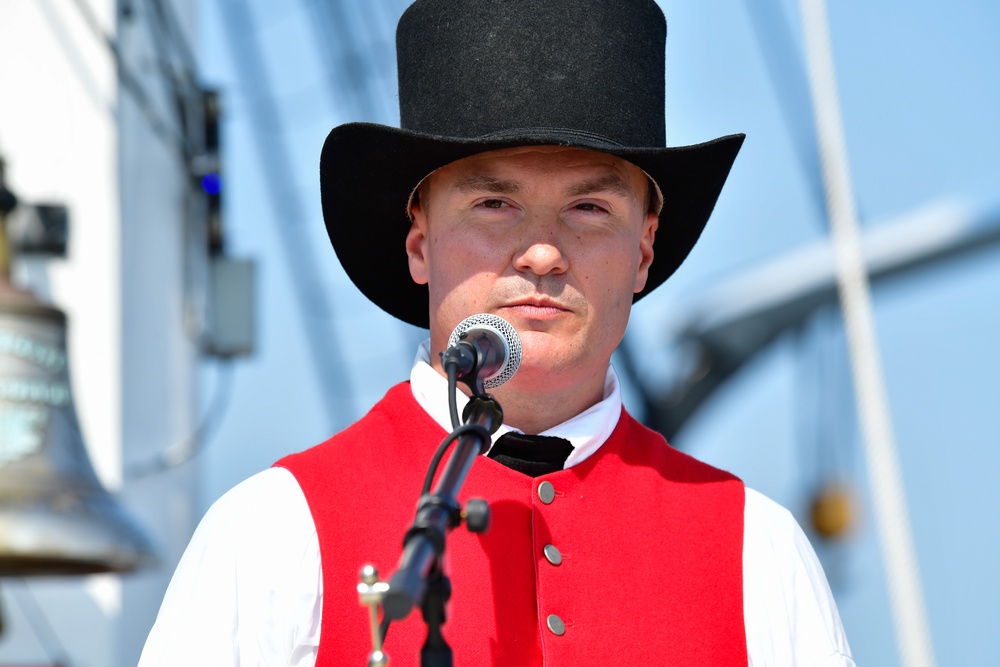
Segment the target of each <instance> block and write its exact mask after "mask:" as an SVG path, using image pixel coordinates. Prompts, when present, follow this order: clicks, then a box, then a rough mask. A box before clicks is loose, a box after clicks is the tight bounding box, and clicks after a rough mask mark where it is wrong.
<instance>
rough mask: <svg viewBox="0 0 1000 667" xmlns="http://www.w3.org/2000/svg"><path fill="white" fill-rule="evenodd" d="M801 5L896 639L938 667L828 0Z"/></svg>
mask: <svg viewBox="0 0 1000 667" xmlns="http://www.w3.org/2000/svg"><path fill="white" fill-rule="evenodd" d="M799 5H800V8H801V11H802V23H803V31H804V36H805V48H806V64H807V66H808V71H809V85H810V88H811V90H812V98H813V112H814V114H815V119H816V134H817V137H818V141H819V150H820V162H821V166H822V170H823V186H824V189H825V191H826V204H827V211H828V215H829V218H830V235H831V239H832V242H833V249H834V257H835V260H836V267H837V284H838V291H839V294H840V303H841V308H842V310H843V314H844V327H845V329H846V332H847V343H848V351H849V354H850V359H851V371H852V375H853V378H854V393H855V400H856V401H857V407H858V418H859V420H860V424H861V432H862V436H863V439H864V448H865V458H866V461H867V465H868V473H869V477H870V480H871V496H872V510H873V513H874V518H875V526H876V530H877V532H878V538H879V543H880V545H881V549H882V565H883V568H884V569H885V578H886V582H887V584H888V589H889V602H890V605H891V608H892V616H893V625H894V627H895V631H896V643H897V645H898V647H899V655H900V658H901V661H902V663H903V664H904V665H908V666H912V667H932V666H933V665H934V651H933V647H932V644H931V634H930V628H929V626H928V623H927V614H926V610H925V607H924V599H923V592H922V590H921V587H920V573H919V570H918V567H917V559H916V553H915V550H914V547H913V536H912V532H911V529H910V520H909V516H908V513H907V508H906V494H905V493H904V489H903V479H902V474H901V472H900V467H899V457H898V454H897V452H896V444H895V440H894V437H893V432H892V420H891V418H890V416H889V408H888V399H887V396H886V389H885V382H884V379H883V377H882V366H881V361H880V357H879V349H878V342H877V340H876V337H875V325H874V322H873V319H872V305H871V295H870V292H869V286H868V275H867V273H866V271H865V264H864V257H863V255H862V249H861V241H860V235H859V233H858V220H857V210H856V207H855V203H854V193H853V191H852V188H851V179H850V172H849V169H848V162H847V150H846V146H845V141H844V130H843V125H842V122H841V117H840V104H839V101H838V98H837V84H836V77H835V74H834V68H833V55H832V51H831V47H830V32H829V25H828V22H827V15H826V5H825V3H824V0H800V2H799Z"/></svg>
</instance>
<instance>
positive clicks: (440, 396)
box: [410, 339, 622, 468]
mask: <svg viewBox="0 0 1000 667" xmlns="http://www.w3.org/2000/svg"><path fill="white" fill-rule="evenodd" d="M430 347H431V343H430V340H429V339H428V340H425V341H424V342H423V343H421V344H420V346H419V347H418V348H417V355H416V358H415V359H414V360H413V368H412V369H411V371H410V389H411V391H412V392H413V397H414V398H415V399H416V401H417V403H418V404H419V405H420V407H422V408H423V409H424V411H425V412H427V414H428V415H430V416H431V419H433V420H434V421H435V422H437V423H438V424H439V425H440V426H441V428H443V429H444V430H445V431H447V432H449V433H450V432H451V430H452V428H451V416H450V414H449V411H448V380H447V378H445V377H444V376H443V375H441V374H440V373H438V372H437V371H436V370H434V369H433V368H432V367H431V365H430ZM456 400H457V402H458V414H462V410H464V409H465V405H466V404H467V403H468V402H469V399H468V397H467V396H466V395H465V394H463V393H462V392H461V391H458V392H457V394H456ZM621 411H622V395H621V387H620V386H619V383H618V375H617V374H616V373H615V369H614V368H612V367H611V365H610V364H608V373H607V376H606V377H605V379H604V398H603V399H602V400H601V401H600V402H598V403H596V404H594V405H592V406H590V407H589V408H587V409H586V410H584V411H583V412H581V413H580V414H578V415H576V416H575V417H572V418H570V419H568V420H566V421H564V422H563V423H561V424H557V425H556V426H553V427H552V428H550V429H548V430H547V431H544V432H542V433H539V435H550V436H555V437H559V438H566V439H567V440H569V442H570V444H571V445H573V453H571V454H570V455H569V457H568V458H567V459H566V468H571V467H573V466H574V465H576V464H577V463H580V462H582V461H584V460H586V459H587V458H588V457H589V456H590V455H592V454H593V453H594V452H596V451H597V450H598V448H600V446H601V445H603V444H604V442H605V441H606V440H607V439H608V437H609V436H610V435H611V433H612V431H614V430H615V427H616V426H617V425H618V418H619V417H621ZM510 431H517V432H518V433H520V431H519V430H518V429H516V428H512V427H510V426H508V425H507V424H501V425H500V428H499V429H498V430H497V432H496V433H494V434H493V440H494V441H496V439H497V438H499V437H500V436H501V435H503V434H504V433H508V432H510Z"/></svg>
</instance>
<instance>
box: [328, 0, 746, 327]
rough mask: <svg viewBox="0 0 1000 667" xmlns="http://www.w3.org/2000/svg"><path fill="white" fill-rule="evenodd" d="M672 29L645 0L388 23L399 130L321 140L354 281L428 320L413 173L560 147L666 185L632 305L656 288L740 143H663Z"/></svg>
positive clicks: (469, 7)
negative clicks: (392, 32) (417, 251)
mask: <svg viewBox="0 0 1000 667" xmlns="http://www.w3.org/2000/svg"><path fill="white" fill-rule="evenodd" d="M666 29H667V26H666V20H665V19H664V18H663V13H662V12H661V11H660V8H659V7H658V6H657V5H656V3H655V2H653V1H652V0H417V2H415V3H414V4H413V5H411V6H410V7H409V9H407V10H406V12H405V13H404V14H403V17H402V18H401V19H400V21H399V26H398V28H397V30H396V49H397V57H398V63H399V108H400V119H401V123H400V124H401V126H402V127H401V128H400V129H397V128H394V127H387V126H384V125H375V124H371V123H348V124H346V125H340V126H338V127H335V128H334V129H333V130H332V131H331V132H330V135H329V136H328V137H327V140H326V143H325V145H324V146H323V154H322V157H321V160H320V180H321V189H322V196H323V217H324V218H325V220H326V228H327V231H328V233H329V235H330V241H331V242H332V243H333V247H334V249H335V250H336V252H337V256H338V257H339V258H340V261H341V264H343V267H344V270H345V271H347V274H348V275H349V276H350V277H351V280H353V281H354V284H355V285H357V286H358V288H359V289H360V290H361V291H362V292H363V293H364V294H365V296H367V297H368V298H369V299H371V300H372V301H373V302H374V303H375V304H377V305H378V306H380V307H381V308H382V309H384V310H385V311H387V312H389V313H391V314H392V315H395V316H396V317H398V318H400V319H401V320H404V321H406V322H409V323H411V324H415V325H417V326H420V327H427V326H428V294H427V286H426V285H417V284H415V283H414V282H413V281H412V280H411V278H410V273H409V266H408V263H407V257H406V250H405V248H404V240H405V238H406V234H407V231H408V230H409V227H410V223H409V219H408V217H407V211H406V207H407V204H408V201H409V197H410V194H411V193H412V191H413V189H414V188H415V187H416V185H417V183H419V182H420V180H421V179H423V178H424V177H425V176H427V175H428V174H429V173H431V172H432V171H434V170H435V169H438V168H439V167H442V166H444V165H446V164H448V163H450V162H454V161H455V160H459V159H461V158H465V157H469V156H470V155H474V154H476V153H481V152H484V151H491V150H496V149H500V148H509V147H513V146H526V145H561V146H575V147H579V148H585V149H590V150H596V151H602V152H604V153H610V154H612V155H617V156H619V157H621V158H623V159H625V160H628V161H629V162H631V163H633V164H635V165H636V166H638V167H639V168H640V169H642V170H643V171H645V172H646V173H647V174H648V175H649V176H650V177H651V178H652V179H653V180H654V181H655V182H656V184H657V185H658V186H659V187H660V190H661V191H662V193H663V198H664V206H663V210H662V212H661V214H660V229H659V231H658V233H657V235H656V244H655V252H656V256H655V259H654V261H653V264H652V266H651V267H650V272H649V278H648V280H647V282H646V288H645V289H644V290H643V291H642V292H640V293H638V294H636V295H635V297H634V300H638V299H640V298H642V297H643V296H645V295H646V294H647V293H649V292H650V291H652V290H653V289H655V288H656V287H657V286H658V285H659V284H660V283H662V282H663V281H664V280H666V279H667V278H668V277H669V276H670V275H671V274H672V273H673V272H674V271H675V270H676V269H677V267H678V266H680V264H681V262H683V261H684V258H685V257H687V255H688V253H689V252H690V251H691V248H692V247H693V246H694V244H695V242H696V241H697V240H698V237H699V235H700V234H701V231H702V229H703V228H704V227H705V223H706V222H707V221H708V217H709V215H710V214H711V212H712V208H713V207H714V206H715V201H716V199H717V198H718V196H719V192H720V191H721V189H722V185H723V183H724V182H725V180H726V177H727V175H728V174H729V170H730V168H731V167H732V164H733V160H735V159H736V154H737V152H738V151H739V149H740V146H741V144H742V143H743V135H733V136H728V137H723V138H720V139H716V140H714V141H710V142H707V143H703V144H697V145H694V146H682V147H674V148H666V147H665V146H666V138H665V132H664V62H663V61H664V46H665V42H666Z"/></svg>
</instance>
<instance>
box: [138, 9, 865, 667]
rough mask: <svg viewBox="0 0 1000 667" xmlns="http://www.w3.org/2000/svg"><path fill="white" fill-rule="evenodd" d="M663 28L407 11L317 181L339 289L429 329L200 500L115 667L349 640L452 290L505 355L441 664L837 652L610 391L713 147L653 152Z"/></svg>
mask: <svg viewBox="0 0 1000 667" xmlns="http://www.w3.org/2000/svg"><path fill="white" fill-rule="evenodd" d="M665 31H666V25H665V21H664V18H663V15H662V13H661V12H660V10H659V8H658V7H657V6H656V5H655V4H654V3H653V2H652V1H651V0H630V1H629V2H622V1H621V0H572V1H571V0H548V1H547V2H538V0H503V1H500V0H478V1H476V2H471V1H467V2H456V1H455V0H450V1H449V0H418V2H416V3H415V4H414V5H413V6H411V7H410V9H409V10H407V12H406V13H405V14H404V16H403V18H402V19H401V20H400V24H399V28H398V31H397V47H398V57H399V77H400V109H401V120H402V122H401V125H402V128H403V129H395V128H387V127H383V126H377V125H369V124H348V125H344V126H340V127H337V128H335V129H334V130H333V131H332V132H331V134H330V137H329V138H328V140H327V143H326V145H325V147H324V150H323V155H322V161H321V176H322V194H323V209H324V217H325V219H326V224H327V228H328V231H329V233H330V238H331V241H332V243H333V246H334V248H335V249H336V251H337V254H338V256H339V258H340V260H341V263H342V264H343V265H344V268H345V269H346V271H347V272H348V274H349V275H350V276H351V278H352V279H353V280H354V282H355V284H356V285H357V286H358V287H359V288H360V289H361V290H362V291H363V292H364V293H365V294H366V295H367V296H368V297H369V298H370V299H371V300H372V301H373V302H374V303H376V304H377V305H379V306H380V307H382V308H383V309H385V310H386V311H388V312H390V313H391V314H393V315H395V316H397V317H399V318H400V319H403V320H405V321H407V322H410V323H413V324H416V325H418V326H426V327H428V328H429V330H430V339H429V342H428V343H426V344H425V345H424V346H423V347H422V348H421V350H420V352H419V353H418V357H417V362H416V363H415V364H414V368H413V371H412V374H411V381H410V383H406V384H401V385H398V386H396V387H394V388H392V389H391V390H390V391H389V393H388V394H387V395H386V397H385V398H384V399H383V400H382V401H381V402H380V403H379V404H377V405H376V406H375V407H374V408H373V409H372V411H371V412H370V413H369V414H368V415H367V416H366V417H365V418H363V419H362V420H361V421H359V422H358V423H356V424H354V425H353V426H351V427H350V428H348V429H347V430H346V431H344V432H342V433H340V434H338V435H337V436H335V437H334V438H332V439H331V440H330V441H328V442H327V443H324V444H323V445H320V446H318V447H315V448H312V449H310V450H307V451H305V452H303V453H300V454H297V455H293V456H291V457H288V458H286V459H284V460H282V461H280V462H279V464H278V467H275V468H273V469H271V470H269V471H267V472H264V473H261V474H259V475H257V476H255V477H254V478H251V479H250V480H248V481H247V482H244V483H243V484H241V485H240V486H238V487H237V488H235V489H233V490H232V491H231V492H229V493H228V494H227V495H226V496H224V497H223V498H222V499H221V500H220V501H219V502H218V503H216V505H215V506H213V508H212V509H211V510H210V512H209V513H208V515H206V517H205V519H204V521H203V522H202V524H201V525H200V526H199V528H198V531H197V533H196V534H195V536H194V538H193V539H192V543H191V545H190V547H189V548H188V551H187V552H186V553H185V556H184V558H183V559H182V561H181V563H180V565H179V566H178V569H177V572H176V574H175V577H174V580H173V582H172V583H171V586H170V589H169V590H168V592H167V595H166V597H165V599H164V603H163V608H162V609H161V613H160V616H159V618H158V619H157V624H156V626H155V627H154V628H153V630H152V632H151V634H150V637H149V640H148V642H147V645H146V649H145V651H144V654H143V659H142V662H141V664H142V665H167V664H171V665H176V664H186V665H190V664H195V665H200V664H204V665H249V664H254V665H256V664H267V665H278V664H280V665H296V666H304V665H313V664H316V665H340V664H352V663H354V664H361V662H362V661H363V660H364V659H365V656H366V655H367V653H368V651H369V650H370V648H371V646H370V636H369V634H368V625H367V617H366V614H365V612H364V610H363V609H361V608H360V607H359V606H358V601H357V594H356V591H355V584H356V583H357V573H358V570H359V568H360V567H361V566H362V565H364V564H366V563H374V564H375V565H377V566H378V567H379V568H380V569H381V571H382V572H383V574H384V575H388V574H389V573H390V572H391V571H392V570H393V568H395V566H396V563H397V560H398V557H399V554H400V543H401V539H402V535H403V533H404V532H405V530H406V528H407V527H408V526H409V524H410V522H411V521H412V519H413V507H414V504H415V501H416V499H417V497H418V495H419V492H420V487H421V483H422V480H423V476H424V473H425V471H426V469H427V465H428V462H429V460H430V458H431V455H432V454H433V452H434V449H435V447H436V445H437V444H438V443H439V442H440V441H441V439H442V438H443V437H444V436H445V434H446V432H447V431H449V430H450V420H449V417H448V405H447V403H448V397H447V383H446V381H445V379H444V377H443V375H442V372H441V364H440V359H439V353H440V352H442V351H443V350H444V349H445V348H446V346H447V339H448V337H449V335H450V333H451V332H452V330H453V329H454V328H455V326H456V325H457V324H458V323H459V322H460V321H461V320H463V319H465V318H466V317H468V316H470V315H474V314H477V313H491V314H495V315H499V316H501V317H503V318H505V319H506V320H507V321H509V322H510V323H511V324H512V325H513V326H514V327H515V328H516V329H517V331H518V333H519V335H520V337H521V342H522V345H523V350H524V353H523V361H522V364H521V368H520V370H519V371H518V372H517V374H516V375H515V376H514V377H513V379H511V380H510V381H509V382H508V383H507V384H505V385H504V386H502V387H500V388H498V389H496V390H495V392H494V394H495V396H496V398H497V399H498V401H499V402H500V404H501V405H502V407H503V410H504V414H505V424H504V426H503V427H502V428H501V431H500V432H498V433H497V434H496V435H495V436H494V445H493V448H492V449H491V451H490V452H489V456H488V457H480V458H478V459H477V460H476V461H475V463H474V464H473V466H472V469H471V471H470V473H469V477H468V479H467V481H466V483H465V486H464V487H463V493H462V498H463V499H464V498H467V497H470V496H481V497H484V498H486V499H487V500H488V501H489V502H490V505H491V510H492V526H491V528H490V530H489V532H487V533H485V534H482V535H473V534H471V533H469V532H468V531H465V530H464V529H460V530H456V531H454V532H453V533H452V534H451V535H450V536H449V538H448V546H447V552H446V555H445V556H446V557H445V563H444V567H445V569H446V570H447V572H448V575H449V577H450V579H451V582H452V588H453V594H452V598H451V601H450V603H449V617H448V622H447V623H446V625H445V633H446V636H447V638H448V640H449V642H450V643H451V645H452V646H453V647H454V650H455V655H456V658H455V659H456V663H457V664H460V665H479V664H482V665H541V664H543V663H544V664H551V665H585V664H602V665H605V664H607V665H610V664H633V663H636V662H642V663H647V664H680V665H748V664H749V665H757V666H760V665H853V662H852V660H851V658H850V650H849V648H848V646H847V641H846V639H845V637H844V635H843V630H842V628H841V625H840V620H839V618H838V616H837V611H836V608H835V606H834V604H833V601H832V599H831V596H830V592H829V588H828V586H827V584H826V580H825V578H824V576H823V573H822V570H821V568H820V566H819V564H818V562H817V560H816V557H815V555H814V553H813V552H812V549H811V548H810V547H809V544H808V541H807V540H806V538H805V537H804V536H803V534H802V532H801V530H800V529H799V528H798V526H797V525H796V524H795V522H794V520H793V519H792V518H791V517H790V515H789V514H788V513H787V512H786V511H785V510H783V509H781V508H780V507H778V506H777V505H775V504H774V503H772V502H770V501H768V500H767V499H766V498H763V497H762V496H761V495H760V494H757V493H755V492H753V491H752V490H749V489H744V487H743V485H742V483H741V482H740V481H739V480H738V479H736V478H735V477H733V476H732V475H730V474H728V473H725V472H722V471H719V470H715V469H714V468H711V467H709V466H707V465H705V464H702V463H700V462H697V461H695V460H694V459H691V458H690V457H687V456H685V455H683V454H680V453H679V452H676V451H675V450H673V449H671V448H669V447H668V446H667V445H666V443H665V442H664V441H663V439H662V437H660V436H658V435H657V434H654V433H652V432H651V431H648V430H647V429H645V428H644V427H642V426H641V425H639V424H638V423H637V422H636V421H635V420H634V419H633V418H632V417H631V416H629V415H628V413H627V412H624V411H623V410H622V407H621V396H620V391H619V386H618V381H617V378H616V376H615V374H614V371H613V369H611V367H610V358H611V354H612V352H613V350H614V349H615V347H616V346H617V345H618V343H619V342H620V341H621V339H622V336H623V335H624V332H625V327H626V324H627V321H628V317H629V313H630V310H631V305H632V302H633V300H637V299H639V298H641V297H642V296H644V295H646V294H648V293H649V292H650V291H651V290H652V289H654V288H655V287H656V286H658V285H659V284H661V283H662V282H663V281H664V280H666V278H667V277H668V276H669V275H670V274H671V273H673V271H674V270H675V269H676V268H677V266H678V265H679V264H680V263H681V262H682V261H683V259H684V258H685V257H686V256H687V254H688V252H689V251H690V249H691V247H692V246H693V245H694V243H695V241H696V240H697V238H698V235H699V234H700V232H701V230H702V228H703V227H704V225H705V223H706V221H707V219H708V216H709V214H710V212H711V209H712V207H713V206H714V203H715V200H716V198H717V196H718V194H719V191H720V189H721V187H722V184H723V182H724V181H725V179H726V176H727V174H728V172H729V169H730V166H731V165H732V162H733V160H734V159H735V156H736V153H737V151H738V150H739V146H740V144H741V143H742V136H736V137H725V138H722V139H719V140H716V141H714V142H709V143H707V144H701V145H698V146H688V147H683V148H666V147H664V146H665V139H664V133H663V111H664V109H663V97H664V96H663V53H664V50H663V47H664V38H665ZM404 251H405V252H404ZM461 398H462V400H464V399H465V397H464V396H462V397H461ZM512 429H516V431H513V433H514V435H509V433H511V432H512ZM517 432H523V433H525V434H528V435H536V434H540V435H542V436H547V437H546V438H542V439H534V438H530V437H526V436H520V435H516V433H517ZM503 434H508V435H505V436H504V437H500V436H502V435H503ZM422 639H423V624H422V622H421V620H420V619H419V616H418V614H411V616H410V617H409V618H407V619H406V620H405V621H402V622H396V623H394V624H393V626H392V628H391V632H390V633H389V636H388V641H387V644H386V651H387V652H388V653H389V655H390V656H391V657H392V660H393V664H396V665H406V664H415V661H416V656H417V655H418V652H419V647H420V644H421V642H422Z"/></svg>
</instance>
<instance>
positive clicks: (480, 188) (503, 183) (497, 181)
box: [455, 173, 521, 195]
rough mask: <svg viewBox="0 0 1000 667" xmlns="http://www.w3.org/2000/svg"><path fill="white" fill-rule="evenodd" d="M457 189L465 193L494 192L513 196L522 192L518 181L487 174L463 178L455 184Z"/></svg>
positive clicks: (470, 175)
mask: <svg viewBox="0 0 1000 667" xmlns="http://www.w3.org/2000/svg"><path fill="white" fill-rule="evenodd" d="M455 189H457V190H458V191H459V192H464V193H467V194H468V193H475V192H494V193H496V194H501V195H512V194H515V193H518V192H520V191H521V184H520V183H518V182H517V181H511V180H506V179H503V178H497V177H496V176H492V175H490V174H487V173H476V174H469V175H468V176H463V177H462V178H460V179H458V181H456V182H455Z"/></svg>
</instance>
